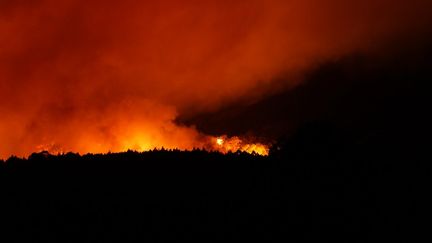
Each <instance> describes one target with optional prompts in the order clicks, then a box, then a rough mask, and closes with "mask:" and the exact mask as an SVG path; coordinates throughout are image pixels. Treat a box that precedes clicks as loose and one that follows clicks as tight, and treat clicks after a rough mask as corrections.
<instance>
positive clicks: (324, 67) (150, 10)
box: [0, 0, 432, 157]
mask: <svg viewBox="0 0 432 243" xmlns="http://www.w3.org/2000/svg"><path fill="white" fill-rule="evenodd" d="M431 9H432V2H431V1H429V0H413V1H409V2H408V1H402V0H364V1H342V0H328V1H318V0H290V1H289V0H284V1H282V0H280V1H279V0H250V1H225V0H217V1H216V0H209V1H192V0H188V1H174V0H171V1H145V2H144V1H133V0H125V1H121V2H119V1H110V0H108V1H106V0H105V1H91V2H89V1H84V0H65V1H56V0H38V1H20V0H13V1H12V0H2V1H0V112H1V114H2V119H0V144H1V145H2V146H1V147H0V157H6V156H9V155H11V154H17V155H27V154H29V153H31V152H33V151H37V150H42V149H48V150H50V151H70V150H71V151H77V152H106V151H108V150H111V151H121V150H126V149H128V148H131V149H138V150H144V149H150V148H153V147H160V146H164V147H170V148H174V147H179V148H182V149H190V148H192V147H203V146H205V145H206V144H207V143H208V142H209V141H210V140H211V139H213V137H212V136H220V135H224V134H230V135H238V136H243V135H245V134H250V135H253V136H257V137H264V138H265V137H268V138H270V137H274V136H277V135H278V134H282V133H285V132H286V131H288V130H291V129H294V128H295V127H296V126H298V124H301V123H303V122H304V121H307V120H313V119H323V118H328V119H332V120H337V121H344V120H349V119H348V118H347V117H349V115H347V116H345V115H344V114H357V115H356V117H367V114H366V113H367V112H368V110H369V107H375V105H374V104H375V103H376V102H374V99H376V100H378V101H380V102H378V103H381V100H380V99H381V98H380V97H387V95H390V96H392V95H393V96H394V94H393V93H392V92H393V90H400V91H397V92H396V91H394V92H396V93H398V94H400V92H401V91H402V90H405V89H407V90H409V87H410V85H411V84H412V83H416V82H417V81H412V80H411V79H410V77H411V76H412V75H414V74H415V73H418V71H419V70H416V68H418V69H422V70H421V71H422V72H423V71H424V70H423V69H427V68H424V67H426V66H427V65H428V60H427V59H426V60H425V58H423V56H422V53H425V52H426V50H427V44H425V43H427V41H425V40H427V36H428V31H429V29H430V23H431V19H432V14H431ZM414 47H416V48H414ZM411 58H412V59H411ZM398 60H400V61H398ZM380 75H381V78H379V77H380ZM402 77H403V78H402ZM417 80H421V78H420V77H418V78H417ZM418 82H420V81H418ZM407 87H408V88H407ZM363 92H366V93H365V94H367V95H368V96H369V94H371V95H372V99H365V100H364V102H361V101H362V99H361V98H355V97H362V96H361V94H362V93H363ZM374 97H375V98H374ZM363 99H364V98H363ZM382 99H384V98H382ZM395 100H396V99H395ZM359 102H360V103H359ZM351 103H352V104H353V105H355V107H356V108H355V109H351V108H350V106H349V105H348V104H351ZM382 104H383V107H386V106H384V104H385V102H383V103H382ZM377 109H378V108H377ZM383 109H384V108H383ZM355 110H361V111H359V112H354V111H355ZM377 112H379V111H378V110H377ZM392 114H393V113H392ZM207 133H209V134H211V135H212V136H207Z"/></svg>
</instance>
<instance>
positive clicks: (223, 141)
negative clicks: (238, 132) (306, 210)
mask: <svg viewBox="0 0 432 243" xmlns="http://www.w3.org/2000/svg"><path fill="white" fill-rule="evenodd" d="M213 141H215V142H214V144H215V149H216V150H217V151H219V152H222V153H228V152H237V151H241V152H246V153H249V154H258V155H261V156H267V155H268V154H269V146H268V145H265V144H262V143H247V142H244V141H243V140H242V139H240V138H239V137H237V136H234V137H231V138H229V137H227V136H221V137H216V138H213Z"/></svg>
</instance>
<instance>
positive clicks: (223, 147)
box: [36, 136, 269, 156]
mask: <svg viewBox="0 0 432 243" xmlns="http://www.w3.org/2000/svg"><path fill="white" fill-rule="evenodd" d="M205 141H207V142H205ZM209 141H210V143H209ZM152 144H153V143H151V142H150V141H144V140H143V139H140V140H137V141H135V142H130V141H128V140H125V141H124V144H123V145H122V146H121V147H118V148H114V147H113V148H109V149H108V150H106V151H105V150H104V149H102V148H99V149H96V147H94V148H93V149H90V150H78V151H72V152H80V153H106V152H109V151H111V152H124V151H127V150H129V149H131V150H134V151H139V152H144V151H150V150H153V149H154V148H156V149H161V148H165V149H179V147H178V146H172V145H171V146H170V145H167V146H161V145H156V144H153V145H152ZM200 144H201V145H200V146H199V148H201V149H204V150H208V151H218V152H221V153H224V154H226V153H229V152H237V151H240V152H246V153H249V154H257V155H261V156H267V155H268V154H269V146H268V145H265V144H262V143H248V142H245V140H242V139H241V138H239V137H237V136H234V137H228V136H220V137H212V136H205V137H204V138H203V141H202V142H201V143H200ZM102 147H105V146H102ZM190 149H191V148H184V150H190ZM72 150H73V149H72ZM36 151H38V152H42V151H47V152H49V153H51V154H62V153H65V151H68V149H65V148H63V147H62V146H61V145H60V144H56V143H54V142H51V143H46V144H41V145H38V146H37V147H36Z"/></svg>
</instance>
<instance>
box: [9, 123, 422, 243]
mask: <svg viewBox="0 0 432 243" xmlns="http://www.w3.org/2000/svg"><path fill="white" fill-rule="evenodd" d="M388 135H389V134H374V135H370V134H369V135H364V136H362V137H359V136H352V135H350V134H349V133H347V132H346V131H344V130H342V129H340V128H338V127H336V126H334V125H332V124H331V123H325V122H312V123H309V124H306V125H304V126H303V127H302V128H301V129H299V130H298V131H297V132H296V133H295V134H294V135H292V136H289V137H285V138H280V139H279V141H278V142H277V143H275V144H274V145H273V147H272V149H271V153H270V156H268V157H261V156H256V155H249V154H246V153H240V152H238V153H230V154H226V155H223V154H220V153H215V152H206V151H201V150H194V151H189V152H181V151H176V150H175V151H166V150H162V151H151V152H144V153H139V152H133V151H128V152H125V153H110V154H105V155H92V154H88V155H78V154H74V153H68V154H63V155H55V156H54V155H50V154H48V153H46V152H42V153H34V154H32V155H31V156H29V158H28V159H20V158H16V157H11V158H9V159H8V160H6V161H4V163H0V185H1V200H0V203H1V205H0V206H1V217H0V221H1V223H2V226H1V231H2V236H1V238H2V239H11V240H10V241H9V240H8V241H2V242H170V241H171V242H179V241H186V242H191V241H197V242H224V241H228V240H235V241H237V242H248V241H251V240H258V241H259V242H369V241H380V242H405V241H411V242H414V241H415V238H416V237H420V235H421V234H420V233H421V232H424V231H427V228H428V226H427V224H420V223H419V222H420V220H421V219H427V216H426V215H427V214H426V213H427V212H426V211H427V210H426V208H428V207H421V205H422V204H427V203H426V202H427V200H426V198H427V194H428V192H429V191H428V188H429V185H430V183H429V182H428V181H429V176H428V174H429V171H430V167H429V166H428V165H427V163H424V161H423V160H422V158H421V156H420V154H418V153H417V152H416V151H415V149H416V148H417V147H416V146H412V147H409V146H407V144H408V143H403V144H402V143H400V142H399V141H397V140H394V139H392V138H391V137H389V136H388ZM421 225H423V226H421Z"/></svg>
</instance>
